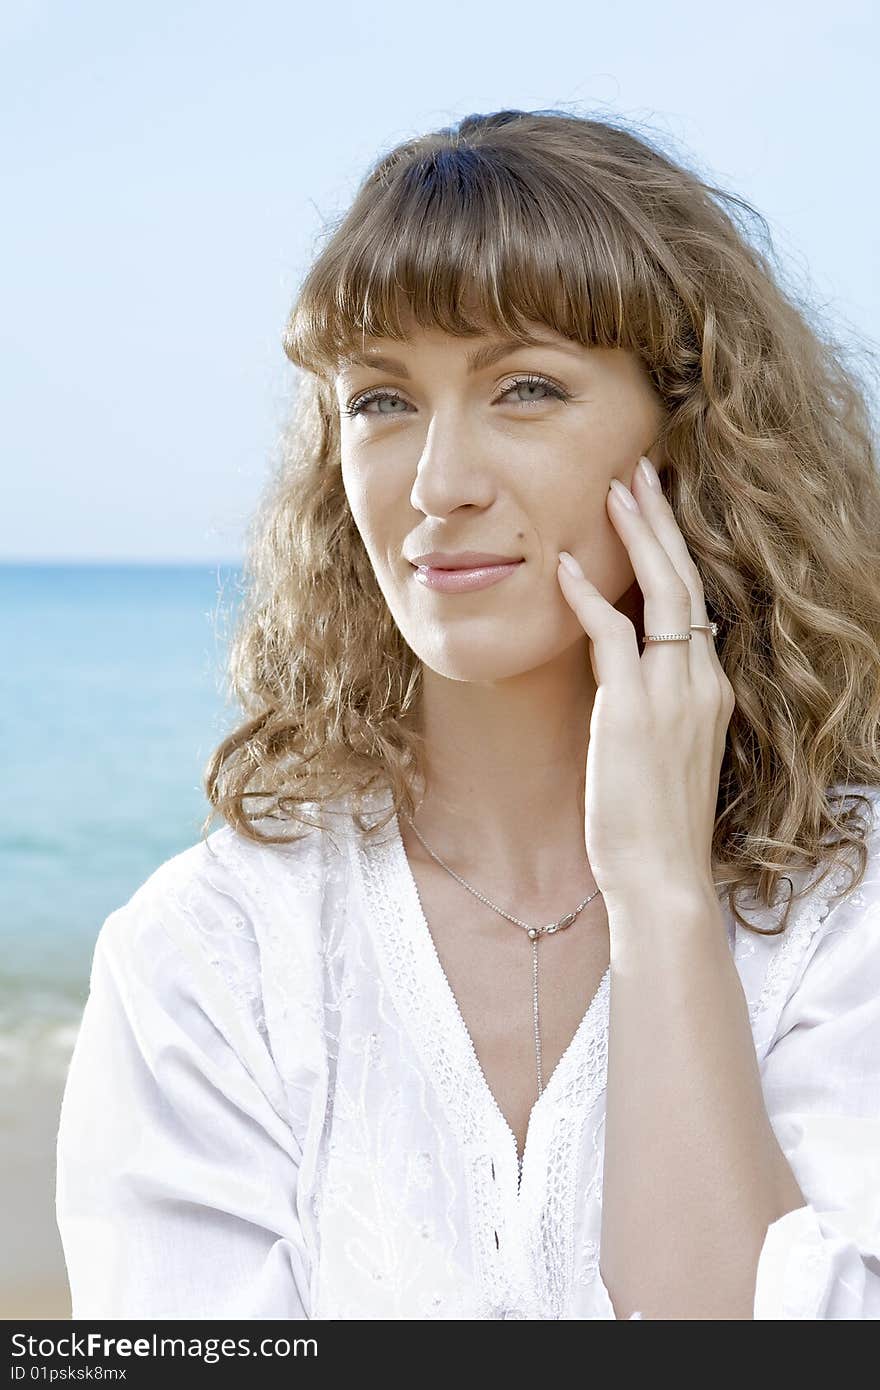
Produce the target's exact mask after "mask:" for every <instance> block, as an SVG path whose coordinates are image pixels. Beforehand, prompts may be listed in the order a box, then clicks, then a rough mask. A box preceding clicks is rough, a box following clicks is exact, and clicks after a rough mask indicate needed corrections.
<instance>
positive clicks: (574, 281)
mask: <svg viewBox="0 0 880 1390" xmlns="http://www.w3.org/2000/svg"><path fill="white" fill-rule="evenodd" d="M502 136H503V132H495V138H494V139H493V141H492V144H491V145H483V146H481V147H474V146H471V145H464V144H459V145H456V146H453V147H450V146H447V145H444V146H439V147H434V148H428V149H427V150H426V149H425V147H424V144H423V143H422V144H421V146H420V150H419V152H418V154H417V155H410V156H409V157H404V158H399V157H398V159H397V161H396V162H394V161H393V160H392V161H391V162H390V163H388V164H387V165H386V166H380V167H379V169H378V170H377V171H376V172H374V173H373V174H372V175H371V176H370V177H369V178H368V180H367V181H366V182H365V184H364V186H363V187H362V189H361V190H360V192H359V194H358V196H357V198H356V199H355V202H354V204H353V205H352V207H351V209H350V210H349V212H348V214H347V215H346V217H345V218H344V220H343V221H342V222H341V223H340V225H339V226H338V227H337V228H336V230H335V232H334V233H333V236H332V238H331V240H330V241H329V243H328V244H327V246H326V247H325V248H324V250H323V251H322V253H321V254H320V256H319V257H318V259H317V260H316V262H315V263H314V264H313V265H312V267H311V269H310V271H309V273H308V275H307V277H306V279H305V281H304V283H303V286H302V288H301V291H300V294H299V297H298V299H297V302H296V304H295V306H294V309H293V311H292V313H291V315H290V318H289V320H288V324H287V327H286V330H285V333H284V337H283V344H284V351H285V353H286V354H287V356H288V357H289V358H290V360H291V361H292V362H293V363H294V364H295V365H296V366H298V367H301V368H303V369H304V370H306V371H309V372H313V373H315V374H316V375H318V376H319V377H324V378H330V377H331V376H332V375H333V374H334V373H335V371H336V370H337V369H338V367H339V364H340V363H341V362H342V361H343V360H344V358H345V356H346V353H347V352H348V351H350V350H353V349H355V348H357V347H363V345H364V340H365V339H366V338H367V337H370V338H373V337H378V338H391V339H396V340H399V341H405V340H406V339H407V338H408V337H409V336H410V335H411V333H412V332H413V331H414V330H415V329H426V330H431V329H439V330H442V331H443V332H446V333H449V334H452V335H454V336H456V337H466V338H469V337H474V336H478V335H496V334H497V335H499V336H504V337H510V338H517V339H522V340H523V341H524V342H527V341H528V339H529V336H530V325H534V324H535V323H540V324H543V325H546V326H548V327H549V328H551V329H553V330H555V331H556V332H557V333H559V334H561V335H563V336H564V337H567V338H571V339H574V340H576V341H578V342H580V343H581V344H583V346H585V347H619V348H624V349H628V350H631V351H637V352H640V353H642V354H643V355H644V354H645V352H646V350H647V347H648V344H649V343H650V342H651V341H652V338H653V332H652V328H654V329H656V326H657V323H658V321H659V320H662V317H663V316H662V315H661V314H660V313H659V310H658V308H657V297H658V294H660V293H662V290H661V289H660V286H659V284H658V280H659V275H658V268H657V267H656V265H654V264H653V263H652V262H651V260H650V258H649V255H648V251H647V247H646V245H645V243H644V242H643V241H642V240H641V239H640V238H639V236H638V233H637V231H635V230H633V222H632V220H630V219H628V218H627V217H626V216H625V215H624V213H623V212H622V211H621V208H620V206H619V204H618V203H617V202H616V200H612V199H609V198H607V197H605V196H603V195H602V194H601V193H600V192H599V191H596V190H593V189H591V188H590V187H587V186H584V187H583V189H582V191H581V190H580V189H579V190H578V193H579V196H578V197H577V198H575V197H573V194H572V176H571V170H570V168H569V169H566V170H563V169H558V170H557V169H555V168H554V166H553V164H552V162H549V161H548V160H547V158H546V157H545V156H542V157H541V159H540V161H539V160H538V159H537V158H536V156H535V154H534V153H532V154H530V153H529V150H528V148H527V146H524V145H523V144H522V143H520V144H517V143H516V142H514V141H513V140H509V142H508V143H505V142H504V141H503V139H502ZM652 321H653V322H652Z"/></svg>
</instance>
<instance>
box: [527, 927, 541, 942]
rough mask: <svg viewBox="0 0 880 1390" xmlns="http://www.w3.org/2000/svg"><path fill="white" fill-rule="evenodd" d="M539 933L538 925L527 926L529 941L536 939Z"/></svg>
mask: <svg viewBox="0 0 880 1390" xmlns="http://www.w3.org/2000/svg"><path fill="white" fill-rule="evenodd" d="M540 934H541V929H540V927H529V941H537V939H538V937H539V936H540Z"/></svg>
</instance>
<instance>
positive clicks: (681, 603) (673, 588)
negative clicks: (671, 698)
mask: <svg viewBox="0 0 880 1390" xmlns="http://www.w3.org/2000/svg"><path fill="white" fill-rule="evenodd" d="M628 497H630V498H632V500H633V502H634V503H635V506H630V505H628V501H627V498H628ZM607 506H608V511H609V513H610V515H611V518H612V521H613V523H614V526H615V529H616V530H617V533H618V535H619V536H620V538H621V540H622V541H623V543H624V545H625V546H626V549H627V552H628V554H629V558H630V563H631V564H632V567H633V570H634V572H635V576H636V580H637V582H638V585H639V588H640V589H641V591H642V595H643V598H644V628H645V634H646V635H647V634H651V635H654V636H661V635H665V634H672V633H689V632H690V624H691V621H692V619H691V602H692V600H691V596H690V592H689V590H688V588H687V585H686V584H685V583H684V581H683V579H682V578H681V576H680V575H679V573H678V571H677V570H676V568H675V565H674V564H673V563H672V560H671V558H670V556H669V554H668V552H667V550H666V548H665V546H664V545H663V544H662V542H661V541H660V539H659V538H658V536H657V535H656V534H655V532H654V530H653V527H652V526H651V524H650V522H649V521H648V519H647V517H646V516H645V514H644V513H643V512H642V511H641V509H640V508H639V506H638V502H637V501H636V499H635V498H634V497H633V494H632V493H629V491H628V489H627V488H626V486H625V484H622V483H621V481H620V479H618V478H614V479H612V481H611V486H610V487H609V491H608V504H607ZM692 645H693V644H692V642H691V641H688V640H682V641H677V642H676V641H670V642H647V643H646V644H645V654H644V656H643V657H642V661H645V662H647V661H650V667H651V669H652V670H653V671H654V672H656V673H657V674H658V675H659V676H660V677H661V682H662V680H663V679H665V678H667V677H669V678H674V677H675V676H676V675H677V676H678V677H679V678H681V677H682V676H686V675H688V673H689V671H690V660H689V648H690V647H691V646H692ZM646 669H647V668H646Z"/></svg>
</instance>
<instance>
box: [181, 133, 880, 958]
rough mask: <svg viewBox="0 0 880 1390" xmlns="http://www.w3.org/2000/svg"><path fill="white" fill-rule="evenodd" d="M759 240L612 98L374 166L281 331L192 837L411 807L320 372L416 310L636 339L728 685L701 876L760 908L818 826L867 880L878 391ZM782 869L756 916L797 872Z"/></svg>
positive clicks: (378, 606) (381, 625)
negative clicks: (280, 369)
mask: <svg viewBox="0 0 880 1390" xmlns="http://www.w3.org/2000/svg"><path fill="white" fill-rule="evenodd" d="M743 212H748V213H750V214H752V215H753V216H754V218H755V219H756V220H757V222H758V223H759V225H760V226H761V228H762V229H763V232H764V237H765V240H766V242H767V250H766V252H763V251H761V250H759V249H756V246H755V245H753V244H752V242H751V241H750V240H749V238H748V235H747V231H746V229H745V227H744V226H743V225H741V216H740V214H741V213H743ZM774 257H775V252H774V250H773V248H772V244H771V241H770V236H769V232H768V230H767V227H766V223H765V221H764V219H763V218H761V217H760V215H759V214H758V213H756V212H755V211H754V209H753V208H751V207H750V205H749V204H748V203H746V202H744V201H743V200H742V199H740V198H738V197H735V196H734V195H733V194H731V193H727V192H724V191H722V190H720V189H718V188H716V187H714V186H712V184H710V183H707V182H705V181H704V180H703V179H702V178H700V177H698V176H697V174H696V173H694V172H692V171H691V170H689V169H688V168H687V167H685V166H684V165H683V164H682V162H680V161H677V160H675V159H673V158H671V157H669V156H667V155H666V154H665V153H663V152H662V151H661V149H660V148H659V142H658V141H657V140H656V139H654V140H653V141H652V140H651V139H649V138H647V137H646V136H644V135H643V134H638V135H637V134H635V133H633V131H632V130H629V129H625V128H623V126H622V124H614V123H612V122H609V121H606V120H596V119H588V118H585V117H583V116H580V115H575V114H569V113H568V112H566V111H560V110H551V111H537V112H525V111H501V112H497V113H494V114H491V115H474V116H468V117H466V118H465V119H463V120H461V121H460V122H459V123H458V124H457V126H455V127H453V128H445V129H442V130H439V131H436V132H433V133H431V134H427V135H423V136H420V137H419V138H417V139H413V140H408V141H406V142H404V143H403V144H401V145H399V146H398V147H397V148H395V149H393V150H392V151H391V153H390V154H387V155H384V156H383V157H381V158H380V159H379V160H378V161H377V162H376V164H375V165H374V167H373V168H372V169H371V170H370V171H369V173H368V174H367V176H366V177H365V179H364V180H363V182H362V184H361V186H360V188H359V190H358V192H357V194H356V196H355V199H354V201H353V203H352V205H351V207H350V209H349V211H348V212H347V213H346V214H345V215H344V216H343V217H342V218H341V219H339V221H338V223H337V224H336V225H334V226H332V227H331V228H330V229H329V234H328V237H327V241H326V245H325V246H324V247H323V249H322V250H321V252H320V255H318V257H317V259H316V260H315V261H314V263H313V264H312V266H311V268H310V269H309V272H308V274H307V276H306V278H305V280H304V283H303V285H302V287H301V290H300V292H299V295H298V297H297V300H296V302H295V304H294V307H293V309H292V311H291V314H290V317H289V321H288V324H287V327H286V330H285V333H284V337H283V344H284V350H285V352H286V354H287V356H288V357H289V359H290V360H291V362H293V363H294V364H295V365H296V366H297V367H298V368H300V369H301V370H302V371H303V372H304V373H305V374H306V375H305V376H304V377H303V378H302V379H301V381H300V382H299V387H298V390H297V391H296V393H295V397H294V404H293V407H292V410H291V412H290V415H289V418H288V420H287V422H286V424H285V426H284V430H283V434H282V438H281V447H280V460H279V466H278V468H277V471H276V474H275V476H274V478H273V479H272V480H271V482H270V485H269V486H268V488H267V489H266V493H265V495H264V498H263V500H262V504H261V506H260V508H259V509H258V511H257V514H256V515H255V517H254V519H253V523H252V530H251V534H250V538H249V543H248V550H247V555H246V560H245V565H244V570H243V574H244V590H243V592H244V602H243V605H242V608H241V611H240V614H239V617H238V619H237V627H236V631H235V633H234V636H233V639H232V641H231V644H230V651H229V663H228V671H227V679H228V682H229V684H230V686H231V689H232V691H233V693H234V695H235V697H236V699H237V700H238V702H239V704H240V706H241V709H242V712H243V713H244V715H245V716H246V718H245V722H244V723H242V724H241V725H240V726H239V727H237V728H236V729H235V730H234V731H233V732H232V733H231V734H229V736H228V737H225V738H224V739H223V741H222V742H221V743H220V744H219V746H218V747H217V748H216V749H215V751H214V752H213V753H212V755H211V757H210V759H209V762H208V765H207V768H206V771H205V774H204V785H205V789H206V793H207V797H208V800H209V802H210V805H211V807H212V810H211V812H210V814H209V816H208V818H207V820H206V821H205V823H204V825H203V827H202V829H203V833H204V834H207V833H208V829H209V827H210V825H211V822H212V820H213V818H214V816H215V815H218V814H219V815H221V816H222V817H223V818H224V819H225V820H226V821H227V822H228V823H229V824H230V825H231V826H232V827H234V828H235V829H236V830H237V831H239V832H240V833H241V834H242V835H245V836H247V837H248V838H250V839H252V840H256V841H259V842H260V843H277V842H280V841H283V842H287V841H288V840H289V839H290V838H291V836H290V835H289V834H288V833H287V832H282V831H281V830H280V829H279V831H278V833H273V832H272V831H271V822H272V821H277V820H283V821H288V822H289V821H296V822H299V823H300V824H303V825H306V826H310V827H313V826H314V825H316V824H319V825H322V826H324V825H325V822H324V821H323V820H321V819H320V816H321V812H322V810H324V809H327V808H329V805H330V803H331V802H333V801H335V799H336V798H337V797H341V796H344V797H348V796H349V795H351V797H352V800H351V803H350V804H351V807H352V814H353V818H354V822H355V824H356V825H357V826H358V829H359V830H360V831H361V832H364V831H365V830H366V832H367V833H373V832H374V831H376V830H378V829H380V828H381V827H382V826H384V825H385V824H387V823H388V821H389V820H390V819H391V817H392V816H393V815H394V814H396V813H399V812H400V811H403V812H404V813H405V814H407V815H409V816H413V815H414V814H415V811H416V810H417V804H416V801H415V798H414V784H415V782H416V781H418V780H420V779H421V778H423V776H424V764H423V761H422V734H421V723H420V700H419V695H420V690H421V674H422V673H421V664H420V662H419V660H418V658H417V657H416V656H415V655H414V653H413V652H412V650H411V649H410V648H409V646H408V645H407V643H406V642H405V641H404V639H403V637H402V636H401V634H400V632H399V630H398V628H397V627H396V625H395V622H394V620H393V618H392V616H391V613H390V612H389V610H388V607H387V605H386V602H385V599H384V597H383V595H382V593H381V591H380V589H379V585H378V583H377V580H376V577H375V575H374V572H373V569H372V565H371V563H370V561H369V558H368V556H367V553H366V551H365V548H364V545H363V542H362V540H361V537H360V535H359V533H358V531H357V529H356V527H355V525H354V522H353V519H352V516H351V513H350V510H349V507H348V503H347V499H346V494H345V491H344V488H343V482H342V474H341V461H340V434H339V420H338V405H337V402H336V399H335V396H334V393H333V387H332V377H333V376H334V375H335V371H336V370H337V369H338V364H339V362H340V360H341V358H342V357H343V356H344V354H345V353H346V351H347V350H348V349H349V348H350V347H352V346H353V345H354V344H355V342H356V341H357V340H358V339H361V341H362V340H363V338H364V336H365V335H378V336H383V337H392V338H398V339H403V338H405V337H406V333H405V332H404V331H403V324H404V323H405V322H407V321H409V322H411V321H412V319H413V318H414V320H415V322H416V323H417V324H418V325H419V326H422V327H425V328H439V329H442V330H445V331H446V332H447V333H450V334H455V335H458V336H461V337H469V336H472V335H474V334H485V333H490V332H492V331H498V332H499V333H503V334H504V335H512V336H516V337H522V338H526V337H527V332H526V325H527V323H528V322H529V321H538V322H541V323H544V324H547V325H549V326H550V327H551V328H552V329H555V330H556V331H557V332H558V333H560V334H563V335H565V336H567V337H569V338H571V339H574V340H576V341H577V342H579V343H581V344H583V345H584V346H585V347H591V346H597V347H603V348H608V347H613V348H622V349H624V350H628V351H630V352H633V353H637V354H638V356H639V358H640V360H641V362H642V364H643V366H644V368H645V370H646V372H647V373H648V376H649V378H650V380H651V382H652V383H653V385H654V387H655V389H656V391H657V393H658V395H659V397H660V399H661V401H662V402H663V404H664V406H665V412H666V413H665V418H664V421H663V425H662V430H661V433H660V435H659V436H658V443H659V444H661V445H662V450H663V457H664V458H665V459H666V460H667V464H666V466H665V468H664V470H663V473H662V483H663V488H664V491H665V494H666V496H667V498H668V500H669V502H670V504H671V506H672V509H673V511H674V513H675V516H676V518H677V521H678V524H679V527H680V528H681V531H682V533H683V535H684V538H685V541H686V542H687V544H688V547H689V549H690V551H691V554H692V555H693V557H694V560H695V562H696V564H697V566H698V568H699V571H700V573H701V575H702V578H703V583H704V587H705V594H706V602H707V607H708V611H709V614H710V617H711V618H714V619H715V620H716V621H717V623H718V624H719V634H718V638H717V650H718V655H719V659H720V661H721V663H722V665H723V667H724V670H725V672H726V674H727V676H728V678H729V680H730V682H731V684H732V686H733V688H734V691H735V694H736V708H735V710H734V713H733V716H732V719H731V722H730V725H729V728H728V734H727V743H726V748H725V754H724V761H723V765H722V770H721V776H720V781H719V792H718V804H717V817H716V822H715V827H714V832H713V840H712V859H713V867H714V871H715V878H716V886H717V887H718V888H719V889H720V890H723V891H725V892H726V893H727V895H728V899H729V902H730V907H731V910H732V912H733V913H734V915H735V917H736V919H737V921H739V923H740V924H741V925H742V926H743V927H745V928H746V929H747V930H751V931H757V930H758V929H757V928H755V927H753V926H752V925H751V924H750V923H749V922H748V921H746V920H745V919H744V918H743V917H742V915H741V913H740V911H739V910H738V907H737V904H736V903H735V901H734V896H735V894H736V892H737V891H738V890H739V889H740V888H744V887H746V886H749V887H751V888H752V889H753V890H754V892H755V894H756V896H757V900H759V901H761V902H763V903H764V904H765V905H766V906H774V905H775V898H776V890H777V887H778V885H779V881H780V880H781V879H782V878H783V877H786V872H785V871H786V870H788V871H789V873H791V871H792V870H793V869H795V868H803V867H806V868H807V869H811V868H813V867H816V866H818V865H820V863H821V861H822V859H823V856H827V853H828V851H829V849H830V850H832V851H833V852H834V853H835V855H837V856H838V857H839V856H840V854H841V853H845V852H846V851H847V850H848V849H850V848H852V849H854V850H855V851H856V854H857V856H858V864H857V865H850V867H851V868H852V872H853V875H854V877H853V878H852V880H851V882H850V883H849V884H848V886H847V890H846V891H847V892H849V891H852V890H853V889H854V888H855V887H857V886H858V884H859V883H860V882H861V881H862V878H863V876H864V873H865V869H866V865H867V847H866V835H867V833H868V830H867V825H866V823H865V821H864V819H862V818H861V817H860V816H859V815H858V813H857V807H858V804H859V803H861V805H862V807H863V808H864V807H865V806H867V805H868V804H869V798H868V797H866V796H865V795H863V794H862V793H860V792H858V791H853V790H851V789H850V787H851V784H856V785H858V784H865V786H866V787H867V788H871V787H874V786H876V785H877V784H878V783H880V739H878V729H880V678H878V677H880V479H878V472H877V467H876V457H875V445H874V442H873V428H872V421H871V418H870V412H869V407H868V403H867V402H868V393H867V391H866V390H865V387H864V385H863V383H862V382H861V380H860V379H859V377H858V376H857V374H856V370H855V369H854V368H853V367H852V366H848V365H846V362H845V355H846V350H845V349H844V347H843V346H842V344H841V343H840V342H839V341H836V340H835V339H834V337H833V336H832V334H831V332H830V331H829V329H828V328H827V326H824V325H822V326H820V324H819V318H818V315H817V314H816V312H815V311H814V310H812V311H811V310H808V309H806V308H805V307H803V306H802V305H801V304H800V302H799V300H798V298H797V296H796V295H795V294H794V293H793V292H791V291H790V290H784V289H783V288H781V282H782V276H781V274H780V273H779V271H778V267H777V268H776V273H775V274H774V266H773V260H774ZM466 306H468V307H467V308H466ZM866 356H867V358H868V359H869V360H871V362H873V354H870V353H868V352H867V350H866ZM379 785H383V786H386V787H388V786H390V790H391V797H392V807H391V810H390V811H389V814H388V816H387V817H386V818H385V819H384V820H380V821H379V822H376V823H375V824H372V825H368V824H366V823H365V821H364V818H363V807H364V802H363V800H362V798H363V797H364V796H365V795H368V794H370V793H371V792H373V791H374V790H375V789H376V788H377V787H378V786H379ZM844 801H845V802H847V803H850V804H848V805H847V806H846V808H845V809H844V808H843V807H842V806H835V804H834V803H835V802H844ZM246 802H251V803H254V802H256V803H259V804H258V805H257V806H254V807H253V809H250V810H246V809H245V803H246ZM853 803H855V804H853ZM315 812H317V813H318V817H319V818H318V819H317V820H315V819H313V818H312V815H313V813H315ZM260 827H261V828H260ZM325 828H326V827H325ZM831 836H833V837H835V838H833V839H831V838H829V837H831ZM293 838H296V839H298V838H302V837H301V836H294V837H293ZM833 862H837V861H836V860H835V861H833ZM832 866H833V864H832V863H829V865H828V867H827V868H826V870H825V872H824V873H823V874H822V875H821V877H822V878H824V877H825V873H827V872H830V869H831V867H832ZM788 881H789V883H790V884H791V887H792V893H791V894H790V896H789V900H788V907H787V908H786V912H785V916H784V918H783V920H782V922H781V924H780V925H779V926H778V927H777V928H776V929H775V931H774V932H773V933H772V934H776V932H781V931H783V930H784V929H785V926H786V925H787V921H788V915H789V909H790V906H791V903H792V902H793V901H794V899H795V898H796V897H797V896H798V895H797V894H795V893H794V892H793V883H792V880H791V878H788ZM803 891H806V890H803Z"/></svg>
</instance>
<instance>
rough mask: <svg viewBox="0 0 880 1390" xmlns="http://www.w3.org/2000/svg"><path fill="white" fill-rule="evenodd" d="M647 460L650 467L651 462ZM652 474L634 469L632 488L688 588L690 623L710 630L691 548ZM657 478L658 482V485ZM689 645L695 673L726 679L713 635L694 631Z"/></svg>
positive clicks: (700, 582)
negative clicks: (704, 673) (701, 672)
mask: <svg viewBox="0 0 880 1390" xmlns="http://www.w3.org/2000/svg"><path fill="white" fill-rule="evenodd" d="M647 461H648V463H649V464H650V462H651V461H650V459H648V460H647ZM640 463H641V460H640ZM650 471H651V470H649V476H648V477H646V476H645V473H644V472H643V470H642V468H641V467H640V466H639V467H637V468H636V470H635V473H634V475H633V489H634V494H635V496H636V500H637V501H638V503H639V506H640V508H641V510H642V514H643V516H644V517H645V518H646V520H647V521H648V523H649V524H650V526H651V528H652V530H653V532H654V534H655V536H656V537H657V539H658V540H659V541H660V543H661V544H662V545H663V547H664V549H665V550H666V553H667V554H668V555H669V558H670V560H671V561H672V563H673V565H674V566H675V569H676V572H677V573H678V575H679V576H680V578H681V580H682V581H683V583H684V584H685V585H686V587H687V590H688V593H689V595H690V602H691V619H690V621H691V622H692V623H699V624H700V625H701V626H702V627H704V628H705V627H708V626H709V616H708V613H707V610H706V595H705V590H704V588H703V581H702V578H701V576H700V572H699V570H698V569H697V566H696V564H695V562H694V558H693V556H692V555H691V552H690V550H689V549H688V546H687V542H686V541H685V538H684V536H683V535H682V534H681V530H680V528H679V525H678V522H677V520H676V517H675V513H674V512H673V510H672V508H671V506H670V505H669V501H668V499H667V497H666V495H665V494H664V492H663V489H662V486H661V484H660V480H659V478H658V477H657V474H656V471H654V472H653V478H651V477H650ZM654 479H656V483H655V482H654ZM688 646H689V648H690V657H691V670H692V672H693V673H694V674H697V673H699V672H700V671H703V672H707V671H709V670H710V669H711V670H712V672H713V673H714V674H715V676H716V677H717V678H718V679H719V680H724V679H725V676H724V669H723V667H722V665H721V663H720V661H719V660H718V653H717V651H716V649H715V639H714V637H713V636H712V633H711V632H695V633H694V634H693V641H691V642H690V643H689V644H688Z"/></svg>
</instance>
